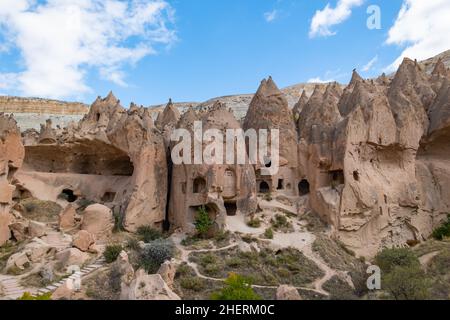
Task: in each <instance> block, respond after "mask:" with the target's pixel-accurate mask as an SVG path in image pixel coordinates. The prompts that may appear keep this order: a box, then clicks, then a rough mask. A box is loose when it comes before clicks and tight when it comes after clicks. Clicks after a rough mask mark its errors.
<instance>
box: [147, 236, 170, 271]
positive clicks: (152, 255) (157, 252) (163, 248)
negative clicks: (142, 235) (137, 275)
mask: <svg viewBox="0 0 450 320" xmlns="http://www.w3.org/2000/svg"><path fill="white" fill-rule="evenodd" d="M174 251H175V247H174V245H173V243H172V242H171V241H170V240H165V239H157V240H154V241H152V242H150V243H148V244H146V245H145V247H144V249H143V250H142V252H141V255H140V261H139V264H140V266H141V267H143V268H144V269H145V271H147V272H148V273H156V272H157V271H158V269H159V267H160V266H161V265H162V264H163V263H164V262H165V261H167V260H170V259H172V257H173V255H174Z"/></svg>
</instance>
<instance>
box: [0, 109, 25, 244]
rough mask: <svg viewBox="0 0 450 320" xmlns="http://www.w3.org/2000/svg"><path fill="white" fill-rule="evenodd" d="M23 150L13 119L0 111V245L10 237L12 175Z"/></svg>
mask: <svg viewBox="0 0 450 320" xmlns="http://www.w3.org/2000/svg"><path fill="white" fill-rule="evenodd" d="M24 154H25V150H24V148H23V145H22V141H21V138H20V132H19V129H18V128H17V124H16V122H15V120H14V119H13V118H12V117H10V116H5V115H3V114H2V113H0V246H1V245H3V244H5V242H6V241H8V240H9V238H10V237H11V232H10V230H9V227H8V226H9V224H10V223H12V222H13V221H12V216H11V215H10V209H11V204H12V197H13V192H14V190H15V187H14V185H13V179H14V175H15V173H16V171H17V169H19V168H20V167H21V166H22V162H23V158H24Z"/></svg>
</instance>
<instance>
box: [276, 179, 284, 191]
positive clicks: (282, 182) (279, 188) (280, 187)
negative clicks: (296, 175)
mask: <svg viewBox="0 0 450 320" xmlns="http://www.w3.org/2000/svg"><path fill="white" fill-rule="evenodd" d="M283 189H284V180H283V179H278V186H277V190H283Z"/></svg>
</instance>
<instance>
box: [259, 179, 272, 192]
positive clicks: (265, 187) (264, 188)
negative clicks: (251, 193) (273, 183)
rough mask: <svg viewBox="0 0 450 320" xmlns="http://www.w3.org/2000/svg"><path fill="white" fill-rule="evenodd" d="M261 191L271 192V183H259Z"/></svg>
mask: <svg viewBox="0 0 450 320" xmlns="http://www.w3.org/2000/svg"><path fill="white" fill-rule="evenodd" d="M259 192H260V193H269V192H270V187H269V184H268V183H267V182H266V181H261V183H260V184H259Z"/></svg>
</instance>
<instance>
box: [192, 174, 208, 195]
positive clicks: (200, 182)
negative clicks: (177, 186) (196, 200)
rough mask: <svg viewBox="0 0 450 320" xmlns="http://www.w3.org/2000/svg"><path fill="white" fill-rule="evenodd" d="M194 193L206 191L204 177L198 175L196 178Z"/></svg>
mask: <svg viewBox="0 0 450 320" xmlns="http://www.w3.org/2000/svg"><path fill="white" fill-rule="evenodd" d="M193 192H194V193H196V194H197V193H205V192H206V181H205V179H203V178H202V177H198V178H196V179H195V180H194V185H193Z"/></svg>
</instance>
